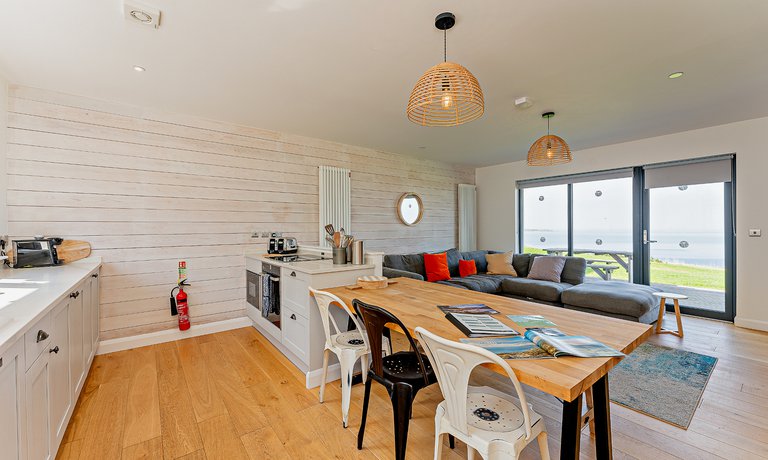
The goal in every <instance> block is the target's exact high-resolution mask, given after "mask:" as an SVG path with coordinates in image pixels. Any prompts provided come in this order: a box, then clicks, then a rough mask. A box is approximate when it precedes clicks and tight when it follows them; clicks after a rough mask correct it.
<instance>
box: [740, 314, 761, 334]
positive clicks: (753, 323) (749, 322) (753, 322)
mask: <svg viewBox="0 0 768 460" xmlns="http://www.w3.org/2000/svg"><path fill="white" fill-rule="evenodd" d="M733 324H735V325H736V326H738V327H743V328H746V329H755V330H757V331H768V321H760V320H757V319H747V318H740V317H738V316H737V317H736V318H734V319H733Z"/></svg>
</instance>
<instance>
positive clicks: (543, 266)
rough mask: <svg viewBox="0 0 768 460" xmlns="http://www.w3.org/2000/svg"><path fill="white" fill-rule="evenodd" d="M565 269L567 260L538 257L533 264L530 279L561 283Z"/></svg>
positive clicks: (557, 257) (555, 257) (556, 257)
mask: <svg viewBox="0 0 768 460" xmlns="http://www.w3.org/2000/svg"><path fill="white" fill-rule="evenodd" d="M563 267H565V258H564V257H559V256H547V257H537V258H536V259H535V260H534V261H533V263H532V264H531V271H529V272H528V278H530V279H534V280H539V281H552V282H553V283H559V282H560V275H561V274H562V273H563Z"/></svg>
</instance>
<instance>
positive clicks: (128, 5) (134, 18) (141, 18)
mask: <svg viewBox="0 0 768 460" xmlns="http://www.w3.org/2000/svg"><path fill="white" fill-rule="evenodd" d="M160 15H161V13H160V10H158V9H157V8H153V7H151V6H148V5H144V4H142V3H139V2H135V1H133V0H125V1H124V2H123V17H124V18H125V19H126V20H127V21H130V22H134V23H138V24H143V25H147V26H152V27H154V28H155V29H157V28H158V27H160Z"/></svg>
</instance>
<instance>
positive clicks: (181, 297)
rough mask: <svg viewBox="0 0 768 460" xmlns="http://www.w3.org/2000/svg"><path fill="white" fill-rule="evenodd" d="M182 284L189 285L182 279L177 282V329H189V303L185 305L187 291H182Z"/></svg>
mask: <svg viewBox="0 0 768 460" xmlns="http://www.w3.org/2000/svg"><path fill="white" fill-rule="evenodd" d="M184 286H189V285H188V284H186V283H185V282H184V281H182V282H181V284H179V293H178V294H176V309H177V310H178V312H179V330H180V331H186V330H187V329H189V305H187V293H186V292H184Z"/></svg>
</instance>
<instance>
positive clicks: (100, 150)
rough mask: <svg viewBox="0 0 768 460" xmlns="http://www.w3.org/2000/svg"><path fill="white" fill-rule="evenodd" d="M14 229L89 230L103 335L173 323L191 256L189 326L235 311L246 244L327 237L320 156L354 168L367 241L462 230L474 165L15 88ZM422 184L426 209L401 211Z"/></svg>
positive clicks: (406, 240)
mask: <svg viewBox="0 0 768 460" xmlns="http://www.w3.org/2000/svg"><path fill="white" fill-rule="evenodd" d="M9 96H10V97H9V102H8V106H9V111H8V128H9V129H8V142H9V145H8V217H9V219H8V225H9V233H10V235H11V236H12V237H16V238H19V237H29V236H32V235H39V234H44V235H51V236H61V237H64V238H70V239H83V240H86V241H89V242H90V243H91V245H92V246H93V248H94V254H95V255H99V256H101V257H102V258H103V260H104V268H103V270H102V276H103V282H102V291H101V328H102V337H103V338H104V339H109V338H116V337H124V336H130V335H134V334H138V333H144V332H151V331H156V330H163V329H170V328H173V327H175V319H174V318H173V317H171V316H170V315H169V311H168V294H169V292H170V290H171V288H172V287H173V285H174V282H175V280H176V276H177V272H176V268H177V263H178V261H179V260H186V261H187V265H188V268H189V276H190V281H191V283H192V287H191V288H190V289H189V291H190V310H191V314H192V321H193V324H194V323H196V324H201V323H204V322H210V321H218V320H222V319H228V318H234V317H240V316H242V315H243V314H244V308H245V268H244V258H243V254H244V252H245V251H247V250H248V248H249V247H251V248H253V246H254V245H255V244H257V243H260V244H264V242H265V241H264V240H253V239H251V238H250V234H251V233H252V232H253V231H281V232H283V233H284V234H285V235H293V236H296V237H297V238H298V239H299V242H300V243H301V244H309V245H317V244H318V225H319V222H318V219H319V216H318V214H319V207H318V166H320V165H331V166H339V167H344V168H349V169H351V170H352V233H354V234H355V236H356V237H358V238H361V239H363V240H365V241H366V248H367V249H368V250H382V251H385V252H407V251H426V250H437V249H444V248H448V247H453V246H455V244H456V241H457V187H456V184H458V183H474V170H473V169H470V168H462V167H458V166H454V165H449V164H443V163H438V162H434V161H425V160H418V159H414V158H409V157H405V156H401V155H396V154H392V153H385V152H379V151H375V150H371V149H366V148H361V147H354V146H349V145H342V144H338V143H333V142H327V141H322V140H318V139H310V138H306V137H301V136H294V135H289V134H283V133H277V132H273V131H265V130H259V129H255V128H248V127H242V126H237V125H233V124H227V123H220V122H213V121H208V120H201V119H197V118H192V117H186V116H182V115H172V114H168V113H161V112H157V111H153V110H147V109H141V108H136V107H131V106H126V105H121V104H114V103H107V102H102V101H96V100H92V99H86V98H82V97H77V96H70V95H65V94H60V93H53V92H48V91H43V90H38V89H32V88H27V87H11V89H10V94H9ZM406 191H414V192H417V193H419V194H421V196H422V198H423V200H424V204H425V209H426V211H425V214H424V219H423V221H422V222H421V223H420V224H418V225H416V226H414V227H406V226H404V225H402V224H400V223H399V221H398V219H397V216H396V214H395V203H396V202H397V199H398V198H399V196H400V194H401V193H403V192H406Z"/></svg>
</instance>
